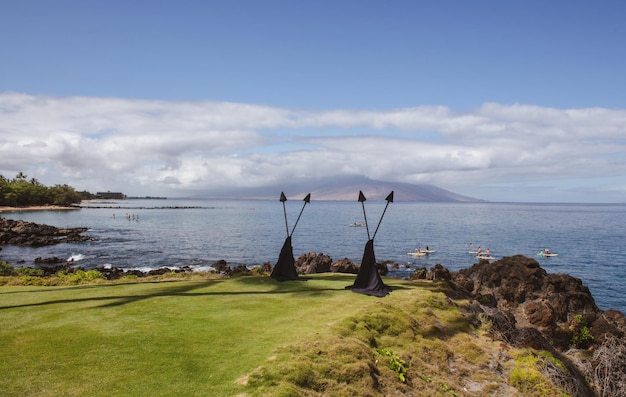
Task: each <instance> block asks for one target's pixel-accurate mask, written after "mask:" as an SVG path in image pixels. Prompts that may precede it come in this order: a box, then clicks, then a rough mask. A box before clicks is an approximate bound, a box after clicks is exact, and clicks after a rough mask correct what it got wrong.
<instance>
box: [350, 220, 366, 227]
mask: <svg viewBox="0 0 626 397" xmlns="http://www.w3.org/2000/svg"><path fill="white" fill-rule="evenodd" d="M364 226H365V222H360V221H357V222H354V223H352V224H351V225H350V227H364Z"/></svg>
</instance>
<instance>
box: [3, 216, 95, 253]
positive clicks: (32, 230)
mask: <svg viewBox="0 0 626 397" xmlns="http://www.w3.org/2000/svg"><path fill="white" fill-rule="evenodd" d="M87 230H88V228H83V227H79V228H70V229H59V228H57V227H54V226H49V225H41V224H38V223H33V222H26V221H22V220H13V219H6V218H0V244H10V245H21V246H28V247H42V246H46V245H53V244H59V243H78V242H83V241H90V240H93V238H92V237H89V236H84V235H82V234H81V233H84V232H86V231H87Z"/></svg>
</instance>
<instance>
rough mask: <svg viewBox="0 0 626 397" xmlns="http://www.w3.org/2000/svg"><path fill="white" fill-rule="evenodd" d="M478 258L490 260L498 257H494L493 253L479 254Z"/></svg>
mask: <svg viewBox="0 0 626 397" xmlns="http://www.w3.org/2000/svg"><path fill="white" fill-rule="evenodd" d="M476 258H478V259H487V260H489V261H490V260H492V259H496V258H494V257H493V256H491V255H478V256H477V257H476Z"/></svg>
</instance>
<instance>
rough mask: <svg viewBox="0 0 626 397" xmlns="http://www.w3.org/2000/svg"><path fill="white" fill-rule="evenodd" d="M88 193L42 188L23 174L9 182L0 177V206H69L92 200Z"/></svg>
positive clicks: (72, 189)
mask: <svg viewBox="0 0 626 397" xmlns="http://www.w3.org/2000/svg"><path fill="white" fill-rule="evenodd" d="M93 197H94V196H93V195H92V194H91V193H88V192H77V191H76V190H74V188H72V187H71V186H68V185H54V186H51V187H47V186H44V185H43V184H41V183H39V181H38V180H37V179H35V178H32V179H31V180H29V181H28V180H27V176H26V175H24V174H23V173H21V172H20V173H19V174H17V176H16V177H15V178H13V179H11V180H9V179H7V178H5V177H4V176H2V175H0V206H10V207H28V206H35V205H59V206H66V207H67V206H70V205H72V204H77V203H80V202H81V200H86V199H90V198H93Z"/></svg>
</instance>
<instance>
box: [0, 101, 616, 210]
mask: <svg viewBox="0 0 626 397" xmlns="http://www.w3.org/2000/svg"><path fill="white" fill-rule="evenodd" d="M18 171H23V172H24V173H26V174H27V175H28V176H29V177H35V178H37V179H39V180H40V181H42V182H43V183H47V184H56V183H68V184H70V185H72V186H75V187H77V188H79V189H87V190H90V191H97V190H123V191H126V192H128V193H129V194H160V195H177V193H181V194H186V193H190V192H210V191H211V190H214V189H226V188H230V187H258V186H264V185H268V184H275V183H279V182H281V181H285V180H289V179H292V178H298V177H307V178H323V177H329V176H336V175H341V174H362V175H365V176H368V177H370V178H372V179H384V180H394V181H400V182H415V183H432V184H435V185H437V186H440V187H443V188H446V189H450V190H453V191H456V192H459V193H462V194H470V195H474V196H477V197H480V198H485V199H496V200H497V199H500V198H504V197H508V196H511V195H513V194H517V195H521V194H524V193H526V194H528V191H527V189H526V191H525V188H526V186H528V184H533V183H541V182H542V181H551V182H550V183H551V184H552V186H554V187H556V188H557V191H558V189H559V188H560V189H561V190H562V191H563V199H565V198H566V197H567V194H568V193H567V186H568V181H570V180H574V179H577V180H580V179H581V178H582V179H583V180H586V181H587V182H588V183H589V185H590V186H592V185H594V183H593V180H594V179H598V178H608V177H611V178H616V180H613V181H612V183H611V185H610V186H611V187H610V188H609V187H607V186H603V187H597V189H598V191H600V190H601V191H602V193H603V194H606V197H611V198H616V197H617V199H618V200H619V197H620V196H619V195H620V194H623V186H624V185H626V178H625V177H623V175H626V110H620V109H603V108H590V109H554V108H542V107H538V106H531V105H517V104H515V105H502V104H494V103H488V104H484V105H483V106H481V107H479V108H477V109H475V110H474V111H471V112H466V113H455V112H454V111H452V110H451V109H448V108H446V107H442V106H436V107H434V106H421V107H415V108H405V109H396V110H388V111H382V110H372V111H370V110H349V109H341V110H329V111H319V112H313V111H303V110H293V109H282V108H275V107H268V106H259V105H251V104H238V103H219V102H208V101H197V102H166V101H149V100H128V99H118V98H93V97H68V98H65V97H45V96H32V95H25V94H19V93H0V174H2V175H4V176H6V177H13V176H14V175H15V174H16V173H17V172H18ZM579 185H580V181H578V182H577V186H579ZM481 186H483V187H484V189H483V190H481V189H480V187H481ZM592 187H594V188H596V187H595V186H592ZM131 189H133V190H136V191H132V192H131V191H130V190H131ZM516 189H517V193H515V191H516ZM554 191H555V190H554V189H552V190H551V192H554ZM485 194H489V195H493V196H494V197H489V196H487V197H486V196H485ZM535 194H538V193H535ZM551 194H555V193H551ZM516 197H518V196H516ZM518 200H519V199H518ZM555 200H558V198H555ZM607 200H609V199H607ZM549 201H554V200H549ZM566 201H571V200H566ZM609 201H610V200H609ZM621 201H624V199H622V200H621Z"/></svg>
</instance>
